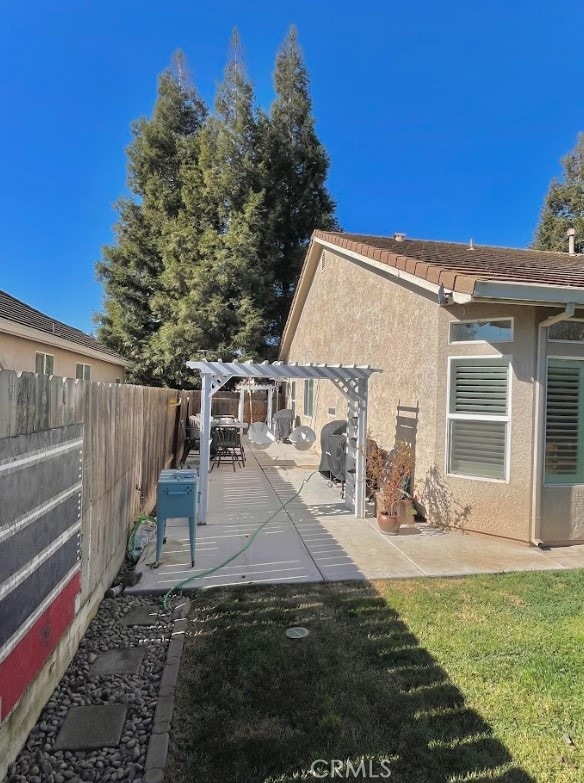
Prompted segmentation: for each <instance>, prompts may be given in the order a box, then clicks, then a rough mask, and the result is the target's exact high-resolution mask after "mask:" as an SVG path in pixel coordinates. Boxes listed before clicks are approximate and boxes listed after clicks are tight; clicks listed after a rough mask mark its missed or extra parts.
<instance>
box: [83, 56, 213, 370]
mask: <svg viewBox="0 0 584 783" xmlns="http://www.w3.org/2000/svg"><path fill="white" fill-rule="evenodd" d="M205 113H206V111H205V107H204V104H203V102H202V101H201V99H200V98H199V97H198V95H197V93H196V91H195V89H194V87H193V86H192V84H191V82H190V80H189V78H188V75H187V66H186V60H185V58H184V55H183V54H182V53H181V52H177V53H176V54H175V56H174V58H173V64H172V67H171V68H169V69H167V70H166V71H165V72H164V73H163V74H162V76H161V77H160V80H159V84H158V95H157V99H156V104H155V106H154V111H153V114H152V118H151V119H145V118H142V119H140V120H138V121H137V122H135V123H134V124H133V126H132V135H133V140H132V142H131V144H130V146H129V147H128V150H127V155H128V186H129V189H130V191H131V194H132V196H131V197H129V198H124V199H121V200H120V201H119V202H118V204H117V211H118V221H117V223H116V225H115V227H114V232H115V241H114V243H113V244H112V245H108V246H106V247H104V249H103V254H102V258H101V260H100V261H99V262H98V264H97V275H98V278H99V279H100V280H101V281H102V282H103V284H104V293H105V297H104V312H103V314H101V315H99V316H97V322H98V325H99V337H100V339H101V340H102V341H103V342H104V343H105V344H106V345H109V346H110V347H112V348H114V349H115V350H117V351H119V352H120V353H121V354H123V355H124V356H126V357H127V358H128V359H130V360H131V361H132V362H133V369H132V371H131V372H130V378H131V379H132V380H134V381H138V382H142V383H151V384H152V383H161V382H162V381H163V378H162V377H161V373H160V368H159V367H157V365H156V359H155V356H154V355H153V353H152V350H151V341H152V338H153V335H155V334H156V332H157V331H158V329H159V328H160V325H161V319H160V314H159V312H158V311H157V308H156V301H157V294H158V293H159V291H160V278H161V274H162V272H163V269H164V262H163V253H164V247H165V246H166V238H167V236H168V225H169V222H172V221H174V220H176V219H177V216H178V215H179V212H180V209H181V203H182V196H181V193H182V181H181V172H182V171H183V169H184V166H185V156H186V155H187V154H188V151H189V149H190V147H189V144H188V142H189V140H190V139H191V138H192V137H193V136H196V134H197V133H198V131H199V129H200V127H201V125H202V123H203V120H204V117H205Z"/></svg>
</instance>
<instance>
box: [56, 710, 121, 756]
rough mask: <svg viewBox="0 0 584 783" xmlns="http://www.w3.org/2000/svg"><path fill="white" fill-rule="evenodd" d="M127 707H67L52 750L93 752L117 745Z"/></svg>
mask: <svg viewBox="0 0 584 783" xmlns="http://www.w3.org/2000/svg"><path fill="white" fill-rule="evenodd" d="M126 710H127V705H125V704H97V705H95V706H91V707H71V708H70V709H69V712H68V713H67V716H66V718H65V722H64V723H63V726H62V727H61V731H60V732H59V734H58V735H57V741H56V742H55V744H54V745H53V750H97V749H98V748H115V747H117V746H118V745H119V744H120V739H121V738H122V731H123V729H124V721H125V720H126Z"/></svg>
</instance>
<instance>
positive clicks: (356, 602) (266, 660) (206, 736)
mask: <svg viewBox="0 0 584 783" xmlns="http://www.w3.org/2000/svg"><path fill="white" fill-rule="evenodd" d="M191 598H192V601H193V608H192V611H191V615H190V618H189V632H188V639H187V643H186V645H185V652H184V654H183V659H182V664H181V672H180V679H179V686H178V689H177V704H176V709H175V718H174V723H173V731H172V736H171V749H170V756H169V765H168V768H167V773H166V777H165V781H166V783H187V781H188V783H191V781H196V782H197V783H219V781H221V782H222V781H229V782H232V783H276V782H277V783H284V782H285V781H293V780H313V781H315V780H318V779H319V778H317V777H314V776H313V775H311V774H310V765H311V762H312V761H314V760H316V759H325V760H332V759H339V760H347V759H349V760H350V761H351V764H352V766H353V768H355V767H358V765H359V763H360V761H361V760H365V762H366V764H365V767H364V768H365V770H368V769H369V764H371V770H372V772H373V773H375V774H378V775H381V774H382V773H383V772H384V770H385V769H386V768H387V765H389V768H390V769H391V776H390V777H389V778H388V779H389V781H390V783H398V782H399V783H441V782H442V781H443V782H444V783H446V782H447V781H448V782H451V781H452V782H453V783H454V781H456V782H457V783H458V781H467V780H468V781H487V780H488V781H506V782H508V783H528V781H537V783H564V781H581V780H584V752H583V750H582V743H583V742H584V730H583V726H584V612H583V609H584V572H581V571H565V572H562V573H558V572H556V573H539V574H513V575H501V576H485V577H468V578H464V579H441V580H437V579H424V580H404V581H385V582H377V583H375V584H373V585H371V584H361V583H341V584H328V585H294V586H278V587H262V588H260V587H257V588H235V589H221V590H208V591H200V592H197V593H194V594H193V595H192V596H191ZM291 625H303V626H306V627H307V628H308V629H309V630H310V634H309V635H308V636H307V637H306V638H304V639H299V640H290V639H288V638H287V637H286V636H285V635H284V630H285V629H286V628H287V627H288V626H291ZM386 760H387V765H386V766H385V767H384V766H382V764H381V762H382V761H386ZM321 769H322V768H321V767H318V769H317V771H319V772H320V771H321ZM322 779H325V780H341V779H342V780H347V779H352V780H361V781H363V780H378V781H379V780H383V779H384V778H382V777H378V778H374V777H369V776H367V775H365V776H364V777H363V776H361V777H358V778H355V777H352V776H351V772H350V769H349V770H348V772H347V768H346V766H345V767H343V769H342V772H341V770H339V769H337V770H336V771H335V775H334V777H333V776H332V775H331V776H329V777H328V778H322Z"/></svg>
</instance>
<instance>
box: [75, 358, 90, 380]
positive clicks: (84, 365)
mask: <svg viewBox="0 0 584 783" xmlns="http://www.w3.org/2000/svg"><path fill="white" fill-rule="evenodd" d="M78 367H82V368H83V370H82V372H81V378H80V377H79V376H78V375H77V368H78ZM86 368H87V369H88V370H89V378H86V377H85V370H86ZM75 380H77V381H90V380H91V365H90V364H86V363H85V362H75Z"/></svg>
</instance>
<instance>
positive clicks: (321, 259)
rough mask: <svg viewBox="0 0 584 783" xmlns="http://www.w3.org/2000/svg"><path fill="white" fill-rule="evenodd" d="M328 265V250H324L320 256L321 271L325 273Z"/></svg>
mask: <svg viewBox="0 0 584 783" xmlns="http://www.w3.org/2000/svg"><path fill="white" fill-rule="evenodd" d="M325 263H326V250H323V251H322V253H321V254H320V271H321V272H324V267H325Z"/></svg>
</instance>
